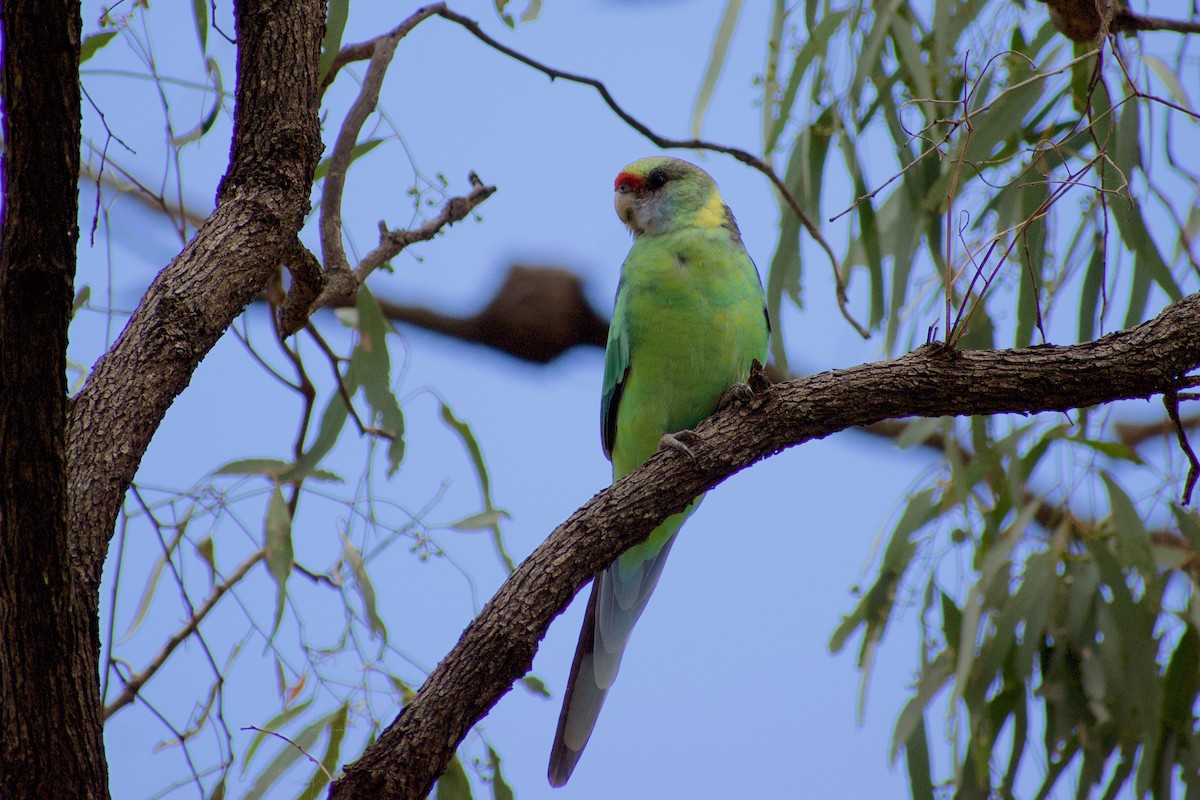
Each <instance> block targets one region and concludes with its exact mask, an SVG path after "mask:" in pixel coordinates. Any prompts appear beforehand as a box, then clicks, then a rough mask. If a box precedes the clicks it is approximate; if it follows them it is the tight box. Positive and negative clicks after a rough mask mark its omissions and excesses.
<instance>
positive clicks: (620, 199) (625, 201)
mask: <svg viewBox="0 0 1200 800" xmlns="http://www.w3.org/2000/svg"><path fill="white" fill-rule="evenodd" d="M636 197H637V193H636V192H634V191H633V190H631V189H627V188H625V187H621V188H618V189H617V194H616V196H615V197H614V198H613V208H615V209H616V210H617V216H618V217H619V218H620V219H621V222H624V223H625V226H626V227H627V228H629V230H630V231H632V232H633V235H634V236H637V235H638V234H639V233H641V231H639V230H638V229H637V225H636V224H635V215H634V209H633V201H634V199H635V198H636Z"/></svg>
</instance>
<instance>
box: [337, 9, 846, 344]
mask: <svg viewBox="0 0 1200 800" xmlns="http://www.w3.org/2000/svg"><path fill="white" fill-rule="evenodd" d="M431 16H439V17H442V18H443V19H446V20H449V21H450V22H453V23H456V24H457V25H460V26H462V27H463V28H465V29H466V30H467V31H469V32H470V33H471V34H472V35H473V36H474V37H475V38H476V39H478V40H479V41H481V42H483V43H484V44H486V45H487V46H488V47H491V48H492V49H493V50H496V51H498V52H500V53H503V54H504V55H506V56H508V57H509V58H512V59H514V60H516V61H519V62H521V63H522V64H525V65H526V66H528V67H531V68H533V69H535V70H537V71H538V72H540V73H542V74H543V75H545V76H547V77H548V78H550V80H552V81H554V80H564V81H568V82H570V83H578V84H582V85H584V86H590V87H592V88H593V89H595V90H596V92H597V93H598V94H599V95H600V98H601V99H602V100H603V101H604V103H605V104H606V105H607V106H608V107H609V108H610V109H611V110H612V112H613V113H614V114H616V115H617V116H618V117H619V118H620V119H621V121H622V122H624V123H625V124H626V125H628V126H629V127H631V128H633V129H634V130H635V131H637V132H638V133H640V134H642V136H644V137H646V138H647V139H649V140H650V141H651V142H653V143H654V144H655V145H656V146H658V147H661V148H663V149H688V150H708V151H710V152H714V153H723V154H725V155H728V156H732V157H733V158H735V159H737V160H738V161H740V162H742V163H743V164H745V165H746V166H748V167H750V168H751V169H754V170H757V171H758V172H760V173H762V174H763V175H764V176H766V178H767V179H768V180H770V181H771V183H772V185H773V186H774V187H775V189H776V190H777V191H778V192H779V194H780V196H782V197H783V199H784V200H785V201H786V202H787V204H788V206H789V207H790V208H791V210H792V212H793V213H794V214H795V215H796V217H797V218H798V219H799V220H800V222H801V224H802V225H804V228H805V230H807V231H808V234H809V236H811V237H812V239H813V241H815V242H816V243H817V245H818V246H820V248H821V249H822V250H824V251H825V254H826V255H827V256H828V257H829V263H830V266H831V267H832V269H833V277H834V281H835V283H836V286H837V303H838V309H839V310H840V311H841V313H842V316H843V317H844V318H845V319H846V321H847V322H848V323H850V325H851V326H852V327H853V328H854V330H856V331H857V332H858V333H859V335H860V336H862V337H863V338H864V339H866V338H868V336H869V334H868V332H867V329H866V328H865V327H863V326H862V324H861V323H859V322H858V321H857V320H856V319H854V317H853V316H852V315H851V314H850V309H849V306H848V303H849V300H848V298H847V295H846V281H845V279H844V278H843V276H842V273H841V270H840V269H839V268H838V260H837V256H836V255H835V254H834V252H833V248H832V247H830V246H829V243H828V242H827V241H826V240H825V237H824V236H823V235H822V234H821V231H820V229H819V228H818V227H817V226H816V225H815V224H814V223H813V221H812V220H811V219H810V218H809V216H808V215H807V214H806V213H805V212H804V209H802V208H801V207H800V203H799V202H798V201H797V200H796V198H795V196H794V195H793V194H792V193H791V191H790V190H789V189H788V187H787V185H786V184H785V183H784V182H783V180H782V179H781V178H780V177H779V175H778V174H776V172H775V170H773V169H772V168H771V167H770V166H769V165H767V164H766V162H764V161H763V160H762V159H760V158H758V157H757V156H755V155H753V154H752V153H749V152H747V151H745V150H742V149H740V148H737V147H727V146H725V145H720V144H716V143H713V142H708V141H705V140H703V139H672V138H669V137H666V136H661V135H659V134H658V133H655V132H654V131H653V130H651V129H650V127H649V126H648V125H646V124H645V123H644V122H642V121H641V120H639V119H637V118H636V117H634V116H633V115H632V114H630V113H629V112H628V111H626V110H625V109H624V107H622V106H621V105H620V104H619V103H618V102H617V101H616V100H615V99H613V96H612V94H611V93H610V92H609V90H608V87H607V86H605V85H604V83H603V82H601V81H599V80H597V79H595V78H589V77H587V76H585V75H576V74H573V73H570V72H564V71H562V70H559V69H555V68H554V67H550V66H547V65H546V64H543V63H541V62H540V61H537V60H535V59H533V58H530V57H529V56H527V55H525V54H523V53H520V52H518V51H516V50H513V49H512V48H511V47H508V46H506V45H504V44H502V43H500V42H498V41H496V40H495V39H493V38H492V37H491V36H489V35H488V34H487V33H485V32H484V31H483V29H482V28H480V27H479V23H477V22H476V21H475V20H473V19H470V18H469V17H464V16H462V15H461V14H456V13H455V12H453V11H451V10H450V9H449V8H448V7H447V6H446V4H445V3H438V4H436V5H431V6H426V7H424V8H421V9H418V10H417V11H416V12H415V13H413V14H412V16H410V17H409V18H408V19H406V20H404V22H402V23H400V25H398V26H397V27H396V28H395V29H393V30H392V31H390V32H389V33H386V34H384V35H382V36H379V37H377V38H375V39H372V40H370V41H368V42H362V43H359V44H352V45H348V46H346V47H344V48H342V49H341V50H340V51H339V52H338V54H337V55H336V56H335V57H334V59H333V62H332V64H331V66H330V69H329V74H328V75H326V76H325V78H324V80H323V81H322V87H326V86H328V85H329V84H330V83H331V82H332V81H333V78H334V76H335V75H336V73H337V72H338V70H340V69H341V68H342V67H344V66H345V65H346V64H349V63H351V62H353V61H363V60H366V59H370V61H371V63H370V65H369V66H368V67H367V76H366V78H364V80H363V86H362V90H361V92H360V93H359V99H358V100H357V101H356V102H355V105H354V107H353V108H352V109H351V112H350V114H349V115H347V117H346V123H345V124H344V125H343V130H342V132H341V133H340V134H339V135H338V143H337V145H335V148H334V154H333V155H331V156H330V161H329V172H328V174H327V175H326V179H325V197H324V198H323V199H322V202H321V239H322V246H323V247H325V248H326V267H327V269H328V268H333V269H336V266H335V265H332V262H331V261H330V257H329V256H330V250H329V245H328V240H329V238H330V237H331V236H334V235H335V233H336V232H337V231H338V230H340V218H339V219H337V221H336V226H335V224H334V221H333V219H332V217H331V218H330V222H329V223H328V225H329V226H330V227H329V230H327V222H326V216H327V215H326V205H327V203H330V204H334V203H335V204H336V206H337V207H338V208H340V205H341V197H340V193H341V184H340V183H339V184H337V185H336V186H334V185H332V184H331V183H330V180H331V179H332V178H333V176H334V172H335V169H337V168H340V172H341V175H340V176H339V179H338V180H344V175H345V168H346V167H347V166H348V165H349V153H350V149H351V148H352V147H353V146H354V141H355V140H356V138H357V136H358V130H359V129H360V128H361V127H362V122H363V121H365V119H366V114H367V113H369V111H370V110H371V109H373V108H374V107H375V106H374V104H375V102H377V101H378V97H379V83H381V82H382V80H383V72H384V71H385V70H386V66H387V63H388V62H390V61H391V58H392V54H393V53H394V52H395V49H396V44H397V43H398V42H399V41H400V39H402V38H403V37H404V36H405V35H406V34H407V33H408V32H409V31H410V30H412V29H413V28H414V27H416V25H417V24H418V23H420V22H422V21H424V20H425V19H428V18H429V17H431ZM376 77H377V80H376ZM368 96H370V97H372V99H371V100H370V101H369V102H370V105H369V108H367V111H366V112H360V113H361V117H362V118H361V120H359V121H358V122H357V124H356V125H355V126H353V131H352V132H348V129H349V128H350V127H351V125H350V123H351V119H352V117H353V116H354V115H355V113H356V109H359V108H360V105H362V106H363V107H364V108H365V107H366V103H365V102H364V98H366V97H368ZM344 138H345V139H347V140H348V143H346V144H344V145H343V139H344ZM342 149H344V151H345V154H344V155H341V154H340V153H339V150H342ZM339 158H341V159H342V160H343V161H344V162H345V163H340V164H338V163H336V162H337V160H338V159H339ZM331 190H332V191H331ZM335 191H336V193H337V196H336V197H333V193H334V192H335ZM493 191H494V189H493ZM475 194H476V192H472V194H471V196H469V197H468V198H455V199H454V200H451V201H450V203H448V204H447V208H449V206H450V205H451V204H453V203H455V202H456V201H458V200H461V199H466V200H468V201H469V200H470V199H471V197H474V196H475ZM489 194H490V192H489ZM484 199H486V197H484V198H481V199H480V200H479V201H478V202H482V201H483V200H484ZM443 214H445V211H443ZM435 233H436V231H435ZM383 246H384V245H383V244H381V245H380V248H377V250H378V249H382V248H383ZM340 249H341V244H340V239H339V242H338V245H337V250H338V251H340ZM372 255H373V254H372ZM368 258H370V255H368ZM363 262H364V263H366V262H367V259H364V260H363ZM381 263H382V262H381ZM342 265H343V266H345V256H344V254H343V255H342ZM374 266H378V265H377V264H376V265H374ZM374 266H372V267H371V268H372V269H373V268H374ZM368 271H369V270H368ZM356 272H357V271H356ZM324 294H325V293H323V295H324Z"/></svg>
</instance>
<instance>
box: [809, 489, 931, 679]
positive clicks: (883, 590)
mask: <svg viewBox="0 0 1200 800" xmlns="http://www.w3.org/2000/svg"><path fill="white" fill-rule="evenodd" d="M935 498H936V494H935V490H934V489H932V488H929V489H924V490H922V491H920V492H917V493H916V494H914V495H913V496H912V497H910V498H909V501H908V504H907V505H906V506H905V509H904V513H903V514H902V515H901V516H900V521H899V522H897V523H896V527H895V528H894V529H893V530H892V537H891V539H890V540H889V541H888V546H887V549H886V550H885V551H884V555H883V563H882V564H881V565H880V569H879V577H878V578H877V579H876V580H875V583H874V584H873V585H872V586H871V588H870V590H869V591H868V592H867V593H866V595H865V596H864V597H863V599H862V600H861V601H859V603H858V606H857V607H855V609H854V611H853V612H851V613H850V614H849V615H848V616H846V617H843V618H842V622H841V623H840V624H839V625H838V627H837V628H836V629H835V630H834V632H833V635H832V636H831V637H830V640H829V650H830V652H833V653H838V652H840V651H841V649H842V648H843V647H844V646H845V644H846V640H847V639H848V638H849V637H850V636H851V635H853V634H854V632H855V631H857V630H858V629H859V628H860V627H863V626H864V625H865V626H866V632H865V634H864V638H863V646H862V649H861V650H860V651H859V667H860V668H863V667H864V666H865V665H866V663H867V660H868V655H869V652H870V648H871V647H873V646H874V644H875V643H876V642H878V641H879V640H880V639H881V638H882V637H883V633H884V631H885V629H886V627H887V623H888V620H889V618H890V617H891V611H892V608H893V606H894V605H895V601H896V587H897V586H898V585H899V583H900V581H901V579H902V578H903V577H904V573H905V571H906V570H907V569H908V566H909V563H910V562H911V561H912V557H913V556H914V555H916V552H917V545H916V543H915V542H914V541H913V540H912V536H913V534H914V533H916V531H918V530H919V529H920V528H921V527H922V526H924V525H925V524H926V523H928V522H929V521H930V520H932V519H933V518H934V516H936V513H937V510H938V507H937V503H936V499H935Z"/></svg>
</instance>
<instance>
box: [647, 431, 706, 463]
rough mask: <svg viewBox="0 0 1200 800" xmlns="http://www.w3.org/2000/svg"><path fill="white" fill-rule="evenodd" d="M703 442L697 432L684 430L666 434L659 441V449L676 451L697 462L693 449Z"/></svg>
mask: <svg viewBox="0 0 1200 800" xmlns="http://www.w3.org/2000/svg"><path fill="white" fill-rule="evenodd" d="M701 441H702V440H701V439H700V437H699V436H697V435H696V432H695V431H688V430H683V431H679V432H678V433H664V434H663V437H662V438H661V439H659V440H658V449H659V450H675V451H676V452H679V453H683V454H684V455H685V456H687V457H688V458H690V459H691V460H692V461H695V460H696V454H695V453H693V452H692V447H694V446H696V445H698V444H700V442H701Z"/></svg>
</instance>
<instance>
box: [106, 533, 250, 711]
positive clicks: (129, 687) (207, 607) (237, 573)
mask: <svg viewBox="0 0 1200 800" xmlns="http://www.w3.org/2000/svg"><path fill="white" fill-rule="evenodd" d="M265 555H266V550H265V549H259V550H255V551H254V552H253V553H252V554H251V555H250V557H249V558H247V559H246V560H245V561H243V562H242V563H241V564H240V565H239V566H238V568H237V569H235V570H234V571H233V572H232V573H230V575H229V577H228V578H226V579H225V580H223V581H221V582H220V583H219V584H217V585H216V586H215V587H213V590H212V594H210V595H209V596H208V598H207V599H206V600H205V601H204V602H203V603H201V604H200V606H199V607H197V608H196V611H195V612H194V613H193V614H192V615H191V616H190V617H189V618H188V621H187V622H186V623H184V625H183V627H182V628H180V629H179V630H177V631H176V632H175V633H173V634H171V638H169V639H167V641H166V643H165V644H163V647H162V650H160V651H159V652H158V655H156V656H155V657H154V659H153V660H152V661H151V662H150V663H149V664H147V665H146V668H145V669H144V670H142V671H141V672H138V673H135V674H133V675H130V676H129V678H128V679H125V688H124V689H122V690H121V694H119V695H118V696H117V699H115V700H113V701H112V702H111V703H109V704H108V705H107V706H105V707H104V719H106V720H107V719H108V718H109V717H111V716H112V715H113V714H115V713H117V712H118V711H120V710H121V709H122V708H124V707H125V706H127V705H129V704H130V703H132V702H133V701H134V700H135V699H136V698H137V696H138V692H139V691H141V688H142V687H143V686H145V685H146V681H148V680H150V679H151V678H152V677H154V674H155V673H156V672H158V670H159V669H160V668H161V667H162V665H163V664H165V663H167V659H168V658H170V656H171V653H173V652H175V648H176V647H178V646H179V645H180V644H182V643H183V642H184V640H186V639H187V638H188V637H189V636H191V635H192V634H193V633H195V632H196V630H197V628H199V627H200V623H201V622H203V621H204V618H205V617H206V616H208V612H210V611H212V610H213V608H215V607H216V605H217V601H219V600H220V599H221V598H222V597H223V596H224V595H225V593H226V592H228V591H229V590H230V589H232V588H233V587H234V586H235V585H237V583H238V582H239V581H241V579H242V578H244V577H246V573H247V572H249V571H250V569H251V568H252V567H253V566H254V565H255V564H257V563H258V562H259V561H262V559H263V558H264V556H265Z"/></svg>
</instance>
